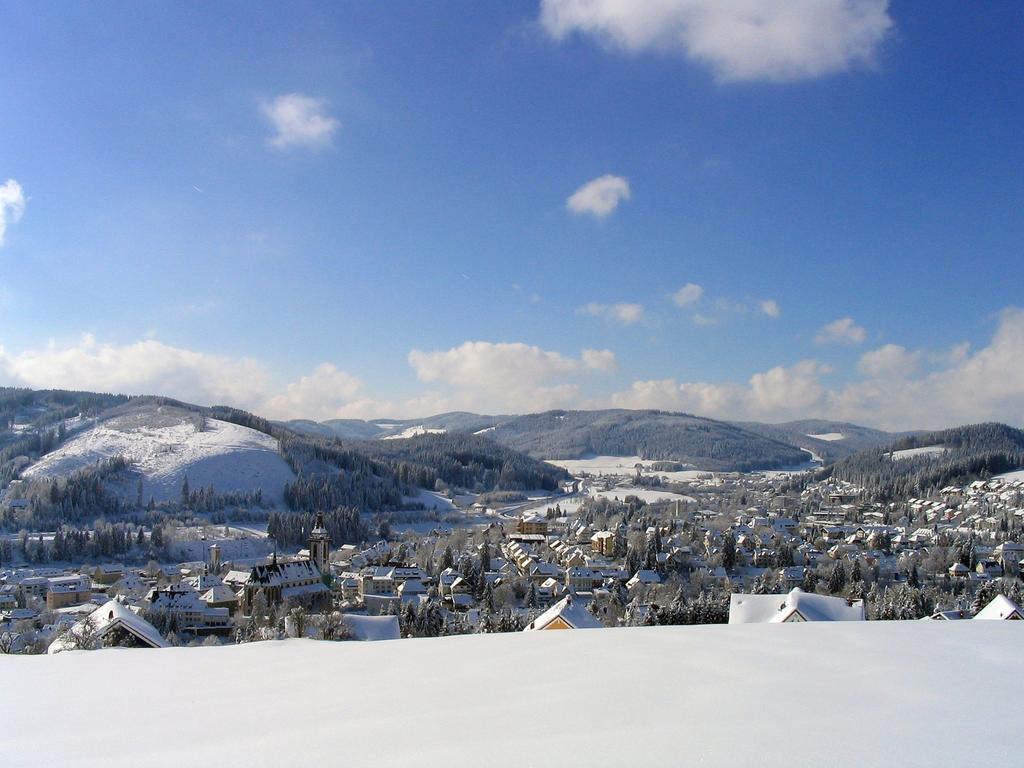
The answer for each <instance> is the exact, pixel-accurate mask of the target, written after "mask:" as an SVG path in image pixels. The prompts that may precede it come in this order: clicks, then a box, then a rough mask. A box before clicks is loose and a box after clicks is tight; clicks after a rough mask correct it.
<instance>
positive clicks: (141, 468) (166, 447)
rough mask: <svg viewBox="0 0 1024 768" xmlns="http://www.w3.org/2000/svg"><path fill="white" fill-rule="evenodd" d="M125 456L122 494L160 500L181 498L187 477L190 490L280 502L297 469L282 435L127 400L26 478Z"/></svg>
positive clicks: (175, 408)
mask: <svg viewBox="0 0 1024 768" xmlns="http://www.w3.org/2000/svg"><path fill="white" fill-rule="evenodd" d="M116 456H120V457H122V458H124V459H126V460H127V461H128V462H129V463H130V465H131V469H130V470H129V471H128V472H126V477H125V478H123V480H124V481H125V482H124V483H123V485H124V488H123V490H122V495H123V494H128V495H130V496H132V497H133V498H134V497H135V496H136V495H137V494H138V483H139V482H141V483H142V490H141V493H142V498H143V499H144V500H146V501H148V500H149V499H151V498H152V499H154V500H155V501H156V502H164V501H174V500H178V499H180V498H181V488H182V484H183V483H184V481H185V479H186V478H187V479H188V482H189V485H190V486H191V487H192V488H193V489H202V488H212V489H213V491H214V492H216V493H230V492H236V491H237V492H240V493H252V492H255V491H260V492H261V495H262V498H263V500H264V501H265V502H266V503H268V504H270V505H280V504H281V503H282V501H283V498H284V487H285V485H286V484H287V483H290V482H293V481H294V480H295V473H294V472H292V470H291V468H290V467H289V466H288V464H287V463H286V462H285V461H284V459H283V458H282V457H281V455H280V453H279V452H278V443H277V440H276V439H275V438H273V437H271V436H270V435H266V434H264V433H262V432H259V431H257V430H255V429H251V428H250V427H245V426H241V425H239V424H233V423H231V422H227V421H221V420H219V419H213V418H208V417H206V416H205V414H203V413H197V412H195V411H191V410H186V409H184V408H181V407H178V406H174V405H159V404H156V403H149V402H145V401H140V402H129V403H126V404H124V405H120V406H117V407H115V408H113V409H111V410H108V411H106V412H104V413H103V415H102V416H101V417H100V418H98V419H96V420H95V421H94V423H92V424H90V425H89V426H87V427H86V428H85V429H83V430H82V431H81V432H80V433H79V434H77V435H75V436H74V437H71V438H70V439H68V440H67V441H66V442H65V443H64V444H63V445H61V446H60V447H59V448H57V449H55V450H53V451H51V452H50V453H47V454H46V455H45V456H43V457H42V458H41V459H40V460H39V461H37V462H35V463H34V464H32V465H31V466H30V467H28V468H27V469H26V470H25V471H24V472H23V473H22V477H23V478H25V479H26V480H29V481H31V480H36V479H45V478H52V477H64V476H67V475H70V474H71V473H73V472H76V471H78V470H81V469H84V468H86V467H88V466H90V465H93V464H96V463H98V462H100V461H103V460H104V459H111V458H114V457H116Z"/></svg>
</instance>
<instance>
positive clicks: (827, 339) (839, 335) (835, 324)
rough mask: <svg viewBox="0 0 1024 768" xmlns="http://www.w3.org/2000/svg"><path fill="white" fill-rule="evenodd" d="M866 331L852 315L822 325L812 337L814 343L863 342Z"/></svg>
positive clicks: (854, 343) (849, 343) (866, 335)
mask: <svg viewBox="0 0 1024 768" xmlns="http://www.w3.org/2000/svg"><path fill="white" fill-rule="evenodd" d="M867 337H868V332H867V331H866V330H865V329H864V327H863V326H861V325H857V323H856V322H854V319H853V318H852V317H841V318H839V319H838V320H834V321H832V322H831V323H829V324H828V325H826V326H823V327H822V328H821V329H820V330H819V331H818V334H817V335H816V336H815V337H814V343H815V344H822V345H827V344H847V345H851V346H853V345H857V344H863V343H864V340H865V339H867Z"/></svg>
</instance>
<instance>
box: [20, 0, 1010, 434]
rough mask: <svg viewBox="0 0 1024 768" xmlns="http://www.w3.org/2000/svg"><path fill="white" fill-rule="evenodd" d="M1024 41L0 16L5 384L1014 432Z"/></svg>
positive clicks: (860, 3) (955, 19)
mask: <svg viewBox="0 0 1024 768" xmlns="http://www.w3.org/2000/svg"><path fill="white" fill-rule="evenodd" d="M1022 21H1024V3H1020V2H1012V3H1011V2H1004V3H1001V2H993V3H986V4H985V5H984V7H983V8H982V7H981V6H976V5H972V4H964V3H955V2H933V3H927V4H922V3H892V4H887V3H885V2H879V1H878V0H822V2H816V3H806V2H799V1H795V2H783V1H782V0H770V1H768V0H766V1H765V2H754V1H753V0H735V1H734V2H725V3H722V2H710V0H671V1H670V0H666V1H665V2H662V3H658V4H645V3H635V2H624V0H544V2H521V3H511V2H494V3H489V2H450V3H443V4H442V3H418V2H416V3H413V2H410V3H400V2H391V3H379V4H372V3H351V4H349V3H345V4H337V3H331V4H316V3H296V4H289V5H288V6H287V7H284V6H280V7H272V6H265V7H257V6H255V5H253V4H250V3H220V4H215V5H211V4H205V3H166V4H157V3H153V4H148V5H145V6H139V5H137V4H128V3H117V4H115V3H106V4H88V5H87V4H80V5H76V4H71V3H38V4H36V3H33V4H26V3H7V2H0V68H2V72H3V77H2V78H0V105H2V118H0V348H2V349H0V383H8V384H22V385H30V386H39V387H42V386H60V387H69V388H71V387H75V388H87V389H104V390H117V391H126V392H160V393H164V394H169V395H174V396H178V397H182V398H184V399H189V400H193V401H197V402H203V403H214V402H228V403H231V404H235V405H239V406H242V407H247V408H250V409H253V410H256V411H258V412H261V413H265V414H268V415H271V416H274V417H279V418H289V417H300V416H306V417H310V418H317V419H325V418H332V417H342V416H345V417H347V416H357V417H379V416H396V417H413V416H417V415H426V414H429V413H433V412H437V411H442V410H449V409H456V408H460V409H461V408H465V409H471V410H478V411H488V412H522V411H531V410H538V409H541V408H547V407H603V406H608V405H621V406H626V407H661V408H670V409H678V410H686V411H690V412H696V413H700V414H703V415H709V416H714V417H725V418H757V419H763V420H782V419H788V418H796V417H801V416H808V417H810V416H823V417H834V418H845V419H851V420H855V421H860V422H864V423H869V424H877V425H880V426H887V427H898V428H909V427H925V426H943V425H946V424H951V423H956V422H963V421H974V420H980V419H990V418H991V419H999V420H1003V421H1008V422H1011V423H1015V424H1024V312H1022V311H1020V310H1019V309H1017V305H1020V304H1021V303H1022V301H1024V300H1022V299H1021V297H1020V286H1021V284H1022V278H1024V266H1022V264H1024V259H1022V258H1021V256H1022V254H1021V243H1022V242H1024V213H1022V211H1024V173H1022V169H1024V142H1022V141H1021V140H1020V136H1022V135H1024V100H1022V98H1021V94H1022V93H1024V39H1022V38H1024V25H1022ZM588 184H589V186H588ZM686 286H689V287H686Z"/></svg>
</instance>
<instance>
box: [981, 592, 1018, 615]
mask: <svg viewBox="0 0 1024 768" xmlns="http://www.w3.org/2000/svg"><path fill="white" fill-rule="evenodd" d="M974 618H975V620H978V619H980V620H981V621H1024V613H1021V609H1020V606H1018V605H1017V604H1016V603H1015V602H1013V600H1011V599H1010V598H1008V597H1007V596H1006V595H996V596H995V597H994V598H992V602H990V603H989V604H988V605H986V606H985V607H984V608H982V609H981V610H980V611H978V613H977V614H975V616H974Z"/></svg>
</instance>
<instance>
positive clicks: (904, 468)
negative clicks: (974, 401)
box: [822, 423, 1024, 498]
mask: <svg viewBox="0 0 1024 768" xmlns="http://www.w3.org/2000/svg"><path fill="white" fill-rule="evenodd" d="M1021 467H1024V431H1021V430H1019V429H1015V428H1013V427H1009V426H1007V425H1005V424H997V423H987V424H972V425H968V426H964V427H956V428H954V429H946V430H941V431H938V432H925V433H921V434H915V435H911V436H908V437H903V438H901V439H899V440H896V441H894V442H892V443H890V444H889V445H887V446H885V447H876V448H870V449H868V450H865V451H861V452H859V453H856V454H853V455H852V456H848V457H846V458H844V459H841V460H839V461H837V462H836V463H835V464H833V465H832V466H831V467H829V468H827V469H826V470H823V472H822V476H823V477H834V478H836V479H838V480H845V481H847V482H851V483H855V484H857V485H860V486H862V487H864V488H866V489H867V490H869V491H871V492H872V493H874V494H877V495H879V496H880V497H882V498H900V497H903V496H908V495H910V496H914V495H925V494H927V493H929V492H933V491H936V490H939V489H941V488H942V487H944V486H947V485H952V484H962V483H966V482H970V481H972V480H977V479H987V478H990V477H992V476H993V475H998V474H1001V473H1003V472H1009V471H1012V470H1015V469H1020V468H1021Z"/></svg>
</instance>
